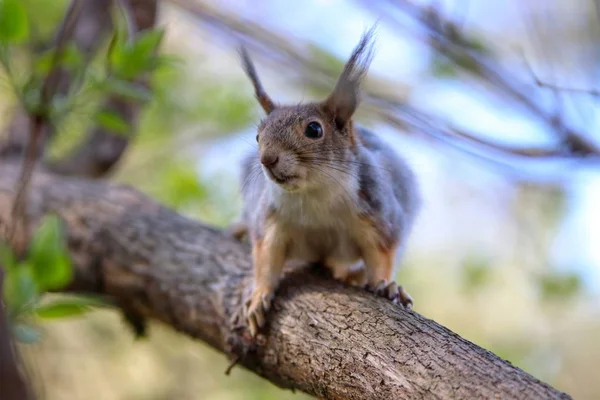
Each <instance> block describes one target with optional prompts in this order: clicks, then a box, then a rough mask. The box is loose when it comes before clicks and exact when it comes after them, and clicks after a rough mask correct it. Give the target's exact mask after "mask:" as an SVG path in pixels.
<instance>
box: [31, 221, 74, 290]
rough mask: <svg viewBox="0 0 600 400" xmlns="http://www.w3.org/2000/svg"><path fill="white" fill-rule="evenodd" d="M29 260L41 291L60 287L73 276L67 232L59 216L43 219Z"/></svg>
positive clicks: (35, 235) (33, 241)
mask: <svg viewBox="0 0 600 400" xmlns="http://www.w3.org/2000/svg"><path fill="white" fill-rule="evenodd" d="M29 260H30V262H31V264H32V266H33V273H34V277H35V281H36V284H37V287H38V289H39V291H40V292H41V291H45V290H52V289H60V288H62V287H64V286H65V285H66V284H68V283H69V282H70V281H71V279H72V278H73V270H72V267H71V260H70V259H69V255H68V252H67V246H66V241H65V234H64V232H63V229H62V224H61V221H60V220H59V218H58V217H57V216H55V215H49V216H47V217H45V218H44V219H43V220H42V223H41V225H40V227H39V228H38V230H37V231H36V232H35V234H34V236H33V239H32V244H31V250H30V253H29Z"/></svg>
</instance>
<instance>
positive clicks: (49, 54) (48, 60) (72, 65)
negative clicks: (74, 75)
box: [34, 42, 84, 74]
mask: <svg viewBox="0 0 600 400" xmlns="http://www.w3.org/2000/svg"><path fill="white" fill-rule="evenodd" d="M55 54H56V49H55V48H53V49H50V50H47V51H45V52H44V53H42V54H41V55H40V56H39V57H38V58H37V60H36V61H35V67H34V68H35V71H36V72H37V73H38V74H47V73H48V72H50V70H51V69H52V66H53V64H54V62H56V63H57V66H58V67H61V68H65V69H67V70H69V71H75V70H77V69H79V68H81V67H82V66H83V65H84V58H83V55H82V54H81V52H80V51H79V49H78V48H77V45H76V44H75V43H73V42H71V43H69V44H67V45H66V46H65V47H64V48H63V50H62V53H61V55H60V57H59V58H58V60H55V59H54V58H55Z"/></svg>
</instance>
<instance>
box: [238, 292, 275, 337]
mask: <svg viewBox="0 0 600 400" xmlns="http://www.w3.org/2000/svg"><path fill="white" fill-rule="evenodd" d="M272 300H273V293H272V292H271V291H267V290H265V291H261V290H255V291H254V292H253V293H252V295H251V296H250V298H249V299H248V301H246V305H245V307H244V317H245V319H246V322H247V323H248V329H249V330H250V335H251V336H252V337H256V334H257V333H258V331H259V329H260V328H262V327H263V326H265V324H266V322H267V312H268V311H269V308H271V301H272Z"/></svg>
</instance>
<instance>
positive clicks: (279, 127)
mask: <svg viewBox="0 0 600 400" xmlns="http://www.w3.org/2000/svg"><path fill="white" fill-rule="evenodd" d="M374 28H375V27H373V28H372V29H371V30H369V31H368V32H367V33H365V34H364V35H363V37H362V38H361V41H360V43H359V44H358V46H357V47H356V48H355V49H354V51H353V53H352V55H351V56H350V59H349V60H348V62H347V63H346V65H345V66H344V70H343V71H342V73H341V75H340V77H339V79H338V81H337V84H336V85H335V88H334V89H333V91H332V92H331V94H330V95H329V96H328V97H327V98H326V99H325V100H323V101H321V102H314V103H304V104H299V105H294V106H284V105H276V104H275V103H274V102H273V101H272V100H271V98H270V97H269V96H268V95H267V93H266V92H265V91H264V89H263V87H262V84H261V83H260V80H259V79H258V76H257V74H256V70H255V69H254V65H253V63H252V61H251V60H250V57H249V56H248V54H247V53H246V51H245V50H244V49H242V51H241V56H242V61H243V64H244V69H245V70H246V73H247V75H248V77H249V78H250V80H251V81H252V84H253V85H254V90H255V93H256V98H257V99H258V102H259V103H260V105H261V106H262V108H263V110H264V111H265V113H266V114H267V115H266V117H265V118H264V119H263V120H262V121H261V123H260V125H259V126H258V133H257V135H256V140H257V142H258V147H259V153H260V162H261V164H262V165H261V167H262V169H263V171H264V173H265V174H266V175H267V176H268V178H269V179H270V180H272V181H273V182H275V183H277V184H278V185H279V186H280V187H282V188H283V189H284V190H287V191H299V190H305V189H309V188H314V187H318V186H321V185H331V184H333V185H335V184H340V183H341V182H342V181H345V180H347V179H349V178H350V177H353V176H354V175H355V174H353V171H354V170H355V166H356V165H355V163H353V161H352V159H353V157H354V152H353V149H354V147H355V145H356V138H355V133H354V129H353V124H352V116H353V115H354V112H355V111H356V108H357V106H358V103H359V87H360V84H361V81H362V80H363V78H364V76H365V75H366V73H367V69H368V67H369V64H370V61H371V58H372V53H373V52H372V44H371V39H372V37H373V32H374Z"/></svg>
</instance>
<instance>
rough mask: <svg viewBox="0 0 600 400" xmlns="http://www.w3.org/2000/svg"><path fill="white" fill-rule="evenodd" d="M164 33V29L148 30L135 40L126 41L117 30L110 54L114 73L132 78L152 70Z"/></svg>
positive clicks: (125, 77)
mask: <svg viewBox="0 0 600 400" xmlns="http://www.w3.org/2000/svg"><path fill="white" fill-rule="evenodd" d="M163 34H164V33H163V31H162V30H147V31H144V32H142V33H140V34H139V35H138V36H137V37H136V38H135V39H134V40H133V41H126V39H125V37H124V35H123V34H122V33H120V32H117V35H116V36H114V38H113V41H112V42H111V46H110V53H109V55H108V57H109V61H110V65H111V68H112V70H113V71H114V73H115V74H116V75H117V76H119V77H121V78H124V79H132V78H134V77H135V76H137V75H139V74H141V73H143V72H146V71H149V70H151V69H152V68H153V65H154V64H155V63H154V62H153V60H154V58H155V57H156V51H157V49H158V46H159V45H160V42H161V41H162V38H163Z"/></svg>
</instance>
